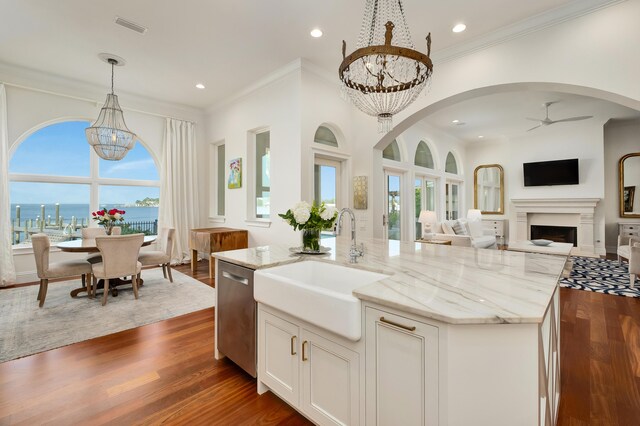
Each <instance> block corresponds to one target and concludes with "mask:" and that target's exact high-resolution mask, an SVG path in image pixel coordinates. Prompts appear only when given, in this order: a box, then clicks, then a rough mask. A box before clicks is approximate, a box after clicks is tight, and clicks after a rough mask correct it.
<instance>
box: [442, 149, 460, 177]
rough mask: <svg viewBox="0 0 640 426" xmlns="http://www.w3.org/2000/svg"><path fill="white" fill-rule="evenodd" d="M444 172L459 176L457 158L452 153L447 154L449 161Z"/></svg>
mask: <svg viewBox="0 0 640 426" xmlns="http://www.w3.org/2000/svg"><path fill="white" fill-rule="evenodd" d="M444 171H445V172H447V173H452V174H454V175H457V174H458V162H457V161H456V157H454V156H453V153H452V152H449V153H448V154H447V161H446V162H445V166H444Z"/></svg>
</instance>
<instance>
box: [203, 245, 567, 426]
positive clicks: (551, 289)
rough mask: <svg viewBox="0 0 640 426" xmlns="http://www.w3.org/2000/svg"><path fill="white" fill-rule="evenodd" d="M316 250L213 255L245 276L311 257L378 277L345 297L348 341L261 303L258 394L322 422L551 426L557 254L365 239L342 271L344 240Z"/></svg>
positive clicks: (560, 261)
mask: <svg viewBox="0 0 640 426" xmlns="http://www.w3.org/2000/svg"><path fill="white" fill-rule="evenodd" d="M322 244H323V245H325V246H329V247H331V252H330V253H329V254H327V255H322V256H299V255H291V254H290V253H289V252H288V250H287V248H286V247H278V246H269V247H259V248H251V249H245V250H236V251H231V252H223V253H217V254H215V257H216V258H217V259H218V260H219V261H220V260H221V261H225V262H229V263H233V264H236V265H241V266H244V267H247V268H250V269H253V270H262V269H265V268H273V267H275V266H279V265H285V264H289V263H292V262H299V261H302V260H305V259H307V260H308V259H309V258H312V259H313V260H317V261H320V262H331V263H336V264H342V265H345V266H349V267H353V268H360V269H365V270H368V271H372V272H377V273H381V274H384V275H385V277H384V278H382V279H380V280H378V281H376V282H374V283H371V284H368V285H365V286H362V287H357V288H355V289H354V290H353V297H355V298H357V299H358V300H359V301H360V303H361V312H362V315H361V316H362V333H361V334H362V337H361V338H360V339H359V340H357V341H353V340H350V339H347V338H344V337H343V336H340V335H337V334H335V333H332V332H330V331H327V330H326V329H325V330H323V327H322V324H317V323H312V322H311V323H310V322H307V321H305V319H304V318H295V317H291V316H290V315H288V314H287V313H286V312H282V311H280V310H278V309H274V308H273V307H272V306H267V305H264V306H263V304H259V314H258V360H257V364H258V388H259V391H261V392H262V391H265V390H267V389H270V390H273V391H274V392H275V393H277V394H278V395H279V396H280V397H281V398H283V399H285V400H286V401H287V402H289V403H290V404H291V405H292V406H294V407H296V408H297V409H298V410H299V411H300V412H302V413H303V414H305V415H306V416H308V417H309V418H310V419H312V420H314V421H315V422H317V423H321V424H336V423H344V424H367V425H369V424H389V423H390V422H393V423H394V424H442V425H469V424H474V425H484V424H486V425H492V426H493V425H501V424H504V425H547V424H555V419H556V416H557V405H558V401H559V392H560V387H559V377H560V375H559V317H558V315H559V305H558V302H559V300H558V298H559V295H558V291H557V287H558V278H559V276H560V274H561V273H562V270H563V268H564V265H565V262H566V260H567V258H566V257H564V256H550V255H543V254H535V253H518V252H505V251H499V250H482V249H473V248H465V247H450V246H437V245H429V244H421V243H419V242H418V243H400V242H397V241H389V242H384V241H375V240H369V241H365V249H366V251H365V255H364V257H363V258H360V259H358V263H357V264H349V263H348V260H347V253H348V249H349V241H348V240H346V239H342V238H334V239H323V240H322ZM256 275H259V273H256ZM327 279H328V280H330V279H331V277H327ZM255 285H256V286H259V285H260V283H259V280H258V278H257V277H256V284H255ZM314 339H315V340H314ZM285 343H286V345H287V346H286V348H284V345H285ZM278 345H280V346H281V347H279V346H278ZM284 349H286V351H285V350H284ZM342 349H344V351H343V352H341V350H342ZM281 352H282V353H281ZM284 352H286V353H284ZM285 355H286V358H279V357H284V356H285ZM330 355H331V356H330ZM314 361H316V362H315V363H314ZM314 364H315V365H317V367H316V368H313V366H314ZM332 368H335V371H333V370H332ZM325 379H326V380H325Z"/></svg>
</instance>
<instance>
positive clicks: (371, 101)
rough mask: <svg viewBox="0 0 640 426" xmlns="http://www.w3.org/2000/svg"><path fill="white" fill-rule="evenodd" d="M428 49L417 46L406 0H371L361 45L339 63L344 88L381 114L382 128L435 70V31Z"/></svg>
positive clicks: (360, 104)
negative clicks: (412, 38) (410, 27)
mask: <svg viewBox="0 0 640 426" xmlns="http://www.w3.org/2000/svg"><path fill="white" fill-rule="evenodd" d="M426 45H427V54H426V55H425V54H424V53H421V52H418V51H416V50H414V47H413V41H412V40H411V34H410V33H409V27H408V26H407V21H406V19H405V16H404V8H403V6H402V1H401V0H366V6H365V12H364V19H363V21H362V28H361V30H360V37H359V39H358V44H357V49H356V50H355V51H354V52H352V53H351V54H350V55H347V54H346V50H347V44H346V42H345V41H343V42H342V58H343V60H342V63H341V64H340V68H339V69H338V73H339V75H340V81H341V82H342V85H341V86H342V90H343V93H344V92H346V94H347V95H348V97H349V98H351V101H352V102H353V104H354V105H355V106H357V107H358V108H359V109H360V110H361V111H362V112H364V113H366V114H369V115H372V116H374V117H378V131H379V132H381V133H386V132H388V131H390V130H391V129H392V128H393V123H392V117H393V116H394V115H395V114H397V113H399V112H400V111H402V110H403V109H405V108H406V107H407V106H409V105H410V104H411V103H412V102H413V101H414V100H415V99H416V98H417V97H418V95H419V94H420V92H422V89H423V88H424V87H425V85H426V84H427V82H428V81H429V78H430V77H431V73H432V71H433V64H432V62H431V59H430V58H429V55H430V54H431V33H429V35H428V36H427V39H426Z"/></svg>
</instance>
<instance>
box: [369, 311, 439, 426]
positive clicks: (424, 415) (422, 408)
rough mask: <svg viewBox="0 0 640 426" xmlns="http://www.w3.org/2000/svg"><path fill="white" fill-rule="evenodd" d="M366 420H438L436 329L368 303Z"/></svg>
mask: <svg viewBox="0 0 640 426" xmlns="http://www.w3.org/2000/svg"><path fill="white" fill-rule="evenodd" d="M365 315H366V318H365V324H366V325H365V327H366V330H365V332H366V343H365V346H366V348H365V358H366V424H367V425H379V426H387V425H403V426H410V425H437V424H438V328H437V327H434V326H432V325H429V324H425V323H422V322H419V321H415V320H413V319H409V318H406V317H403V316H399V315H395V314H391V313H389V312H386V311H382V310H378V309H374V308H371V307H367V308H366V309H365Z"/></svg>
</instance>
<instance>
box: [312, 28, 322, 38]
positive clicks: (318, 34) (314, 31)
mask: <svg viewBox="0 0 640 426" xmlns="http://www.w3.org/2000/svg"><path fill="white" fill-rule="evenodd" d="M309 34H311V37H313V38H318V37H322V30H321V29H320V28H314V29H312V30H311V32H310V33H309Z"/></svg>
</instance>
